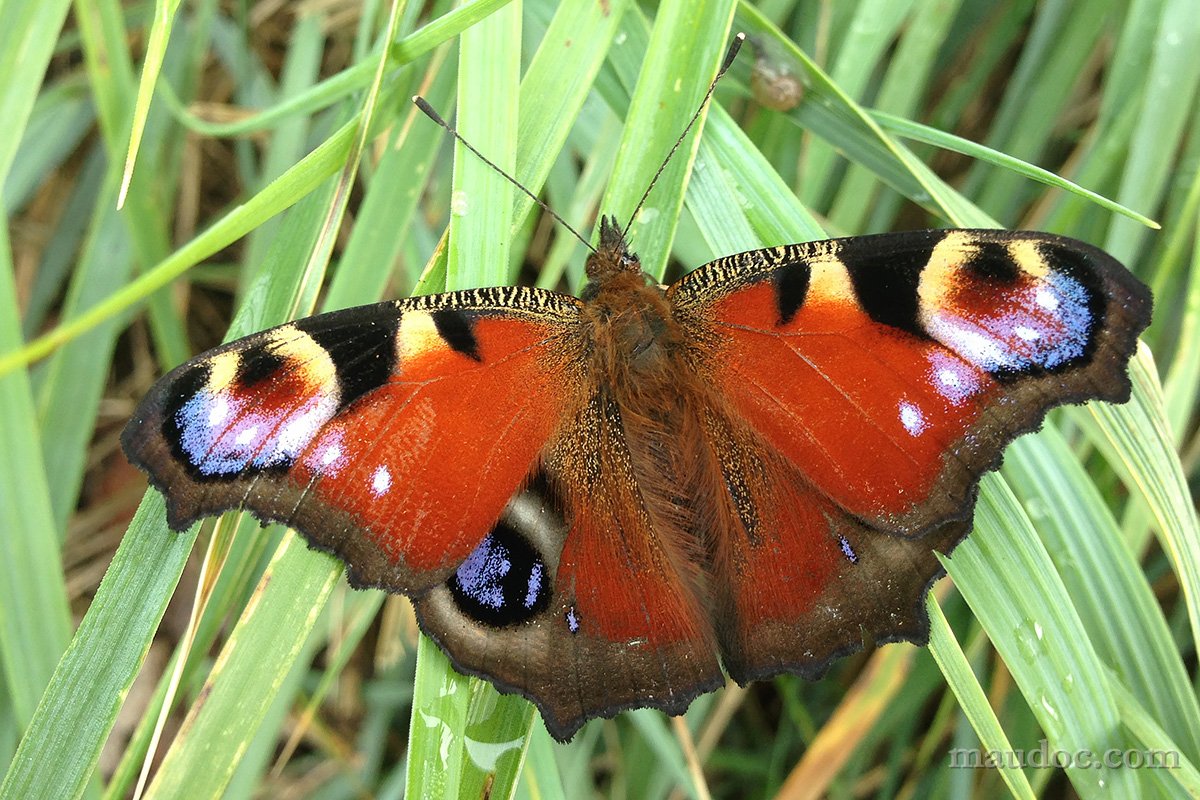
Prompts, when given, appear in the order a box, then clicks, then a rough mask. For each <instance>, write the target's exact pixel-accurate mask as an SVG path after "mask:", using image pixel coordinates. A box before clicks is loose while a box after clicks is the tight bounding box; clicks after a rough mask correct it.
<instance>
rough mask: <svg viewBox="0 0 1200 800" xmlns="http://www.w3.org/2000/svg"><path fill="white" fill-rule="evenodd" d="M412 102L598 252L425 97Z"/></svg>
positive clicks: (416, 98) (418, 96)
mask: <svg viewBox="0 0 1200 800" xmlns="http://www.w3.org/2000/svg"><path fill="white" fill-rule="evenodd" d="M412 101H413V103H415V104H416V106H417V108H419V109H421V111H423V112H425V116H427V117H429V118H430V119H431V120H433V121H434V122H436V123H437V124H438V125H441V126H442V127H443V128H445V129H446V132H447V133H449V134H450V135H451V136H453V137H454V138H455V139H457V140H458V141H459V143H460V144H462V146H463V147H465V148H467V149H468V150H470V151H471V152H472V153H474V154H475V155H476V157H477V158H478V159H479V160H480V161H482V162H483V163H485V164H487V165H488V166H489V167H491V168H492V169H494V170H496V172H499V173H500V174H501V175H503V176H504V177H505V179H507V180H508V182H509V183H511V184H512V185H513V186H515V187H517V188H518V189H520V190H521V191H522V192H524V193H525V194H527V195H529V198H530V199H531V200H533V202H535V203H537V204H538V205H539V206H541V207H542V210H544V211H545V212H546V213H547V214H549V215H550V216H552V217H554V219H556V220H558V223H559V224H560V225H562V226H563V227H564V228H566V229H567V230H569V231H570V232H571V233H573V234H574V235H575V238H576V239H578V240H579V241H581V242H583V246H584V247H586V248H587V249H588V250H591V251H592V252H593V253H594V252H596V248H594V247H592V245H591V243H590V242H588V240H587V239H585V238H583V237H582V236H580V235H579V231H577V230H575V229H574V228H572V227H571V225H570V223H568V222H567V221H566V220H565V219H563V218H562V217H560V216H559V215H558V214H556V213H555V212H554V209H552V208H551V207H550V206H548V205H546V204H545V203H543V202H542V201H541V199H539V198H538V196H537V195H536V194H534V193H533V192H531V191H529V190H528V189H526V188H525V184H523V183H521V182H520V181H519V180H517V179H516V178H514V177H513V176H512V175H509V174H508V173H507V172H505V171H504V170H502V169H501V168H500V167H499V166H498V165H497V164H496V162H494V161H492V160H491V159H490V158H488V157H487V156H485V155H484V154H483V153H481V152H479V151H478V150H476V149H475V147H474V145H472V144H471V143H470V142H468V141H467V140H466V139H464V138H463V137H462V134H460V133H459V132H458V131H456V130H454V128H453V127H451V125H450V123H448V122H446V120H444V119H442V117H441V115H440V114H438V113H437V112H436V111H434V110H433V106H431V105H429V103H427V102H425V98H424V97H421V96H420V95H414V96H413V99H412Z"/></svg>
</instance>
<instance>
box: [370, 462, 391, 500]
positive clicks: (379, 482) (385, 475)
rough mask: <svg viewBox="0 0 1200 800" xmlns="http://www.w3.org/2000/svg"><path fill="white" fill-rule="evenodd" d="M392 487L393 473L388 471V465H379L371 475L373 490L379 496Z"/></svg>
mask: <svg viewBox="0 0 1200 800" xmlns="http://www.w3.org/2000/svg"><path fill="white" fill-rule="evenodd" d="M391 487H392V473H390V472H388V468H387V467H384V466H379V467H377V468H376V469H375V474H374V475H372V476H371V491H372V492H373V493H374V495H375V496H376V497H379V496H380V495H382V494H383V493H384V492H386V491H387V490H388V489H390V488H391Z"/></svg>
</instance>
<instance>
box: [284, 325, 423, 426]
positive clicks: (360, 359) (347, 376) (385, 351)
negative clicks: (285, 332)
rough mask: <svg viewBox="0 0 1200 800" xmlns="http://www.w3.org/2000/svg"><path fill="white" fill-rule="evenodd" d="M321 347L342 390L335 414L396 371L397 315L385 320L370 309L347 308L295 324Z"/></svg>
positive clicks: (378, 385)
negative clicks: (334, 371) (331, 362)
mask: <svg viewBox="0 0 1200 800" xmlns="http://www.w3.org/2000/svg"><path fill="white" fill-rule="evenodd" d="M294 324H295V326H296V328H297V329H299V330H301V331H304V332H305V333H307V334H308V335H309V336H311V337H312V339H313V341H315V342H316V343H317V344H318V345H320V346H321V347H322V348H323V349H324V350H325V352H326V353H328V354H329V358H330V360H332V361H333V366H334V369H335V370H336V371H337V378H338V386H339V388H340V389H341V395H340V398H339V401H340V402H339V404H338V410H339V411H340V410H341V409H343V408H345V407H347V406H348V405H350V404H351V403H353V402H354V401H355V400H357V399H358V398H360V397H362V396H363V395H364V394H366V393H367V392H369V391H371V390H372V389H378V388H379V387H380V386H382V385H383V384H385V383H387V381H388V379H389V378H391V376H392V373H393V371H394V370H395V368H396V329H397V327H398V326H399V324H400V317H399V315H396V316H392V317H387V316H384V315H378V314H375V313H372V312H371V311H370V310H369V309H362V308H350V309H346V310H345V311H335V312H333V313H332V314H320V315H318V316H315V317H308V318H306V319H301V320H297V321H296V322H295V323H294Z"/></svg>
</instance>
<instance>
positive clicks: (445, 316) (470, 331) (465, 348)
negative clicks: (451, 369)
mask: <svg viewBox="0 0 1200 800" xmlns="http://www.w3.org/2000/svg"><path fill="white" fill-rule="evenodd" d="M429 315H430V316H431V317H433V325H434V327H435V328H437V332H438V335H439V336H441V337H442V341H444V342H445V343H446V344H448V345H450V348H451V349H452V350H454V351H455V352H457V353H462V354H463V355H464V356H466V357H467V358H471V359H474V360H475V361H482V360H483V358H482V357H480V355H479V341H478V340H477V339H476V338H475V331H474V327H475V319H474V317H472V316H471V315H469V314H467V313H465V312H463V311H455V310H454V309H450V308H443V309H439V310H437V311H431V312H429Z"/></svg>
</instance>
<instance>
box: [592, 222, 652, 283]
mask: <svg viewBox="0 0 1200 800" xmlns="http://www.w3.org/2000/svg"><path fill="white" fill-rule="evenodd" d="M586 270H587V276H588V282H589V284H590V285H591V286H593V287H596V286H599V285H601V284H604V283H606V282H609V281H611V280H612V279H613V278H615V277H616V276H618V275H622V274H626V273H633V274H635V275H637V274H639V273H641V271H642V262H641V261H639V260H638V257H637V254H635V253H632V252H630V250H629V244H628V243H627V242H626V241H625V232H624V231H623V230H621V227H620V226H619V225H618V224H617V220H616V218H615V217H600V244H599V246H598V247H597V248H596V250H595V251H594V252H593V253H592V254H591V255H590V256H588V260H587V266H586Z"/></svg>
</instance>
